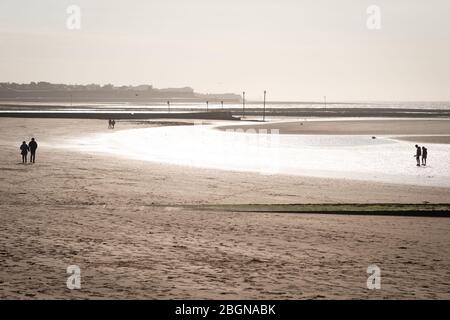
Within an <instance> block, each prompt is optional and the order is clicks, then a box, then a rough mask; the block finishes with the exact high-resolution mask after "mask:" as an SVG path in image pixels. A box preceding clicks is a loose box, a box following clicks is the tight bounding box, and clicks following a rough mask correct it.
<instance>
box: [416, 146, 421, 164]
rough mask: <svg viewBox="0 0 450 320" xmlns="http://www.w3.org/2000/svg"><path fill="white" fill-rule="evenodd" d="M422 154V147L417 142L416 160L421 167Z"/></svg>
mask: <svg viewBox="0 0 450 320" xmlns="http://www.w3.org/2000/svg"><path fill="white" fill-rule="evenodd" d="M421 155H422V149H420V147H419V146H418V145H417V144H416V161H417V166H418V167H420V156H421Z"/></svg>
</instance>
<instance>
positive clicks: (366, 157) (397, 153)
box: [70, 125, 450, 187]
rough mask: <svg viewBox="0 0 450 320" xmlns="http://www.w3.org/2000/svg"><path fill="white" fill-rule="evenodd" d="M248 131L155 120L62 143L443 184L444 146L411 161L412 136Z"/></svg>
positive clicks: (143, 155) (201, 162)
mask: <svg viewBox="0 0 450 320" xmlns="http://www.w3.org/2000/svg"><path fill="white" fill-rule="evenodd" d="M256 133H257V134H249V132H248V131H247V132H236V131H232V132H230V131H219V130H215V129H214V126H211V125H195V126H175V127H158V128H146V129H132V130H123V131H118V132H111V133H105V134H98V135H95V136H89V137H84V138H80V139H76V140H71V141H70V145H71V146H72V147H75V148H77V149H79V150H80V151H88V152H102V153H113V154H116V155H118V156H121V157H126V158H131V159H139V160H147V161H155V162H163V163H170V164H178V165H188V166H195V167H204V168H216V169H223V170H236V171H251V172H259V173H261V174H290V175H303V176H314V177H335V178H347V179H356V180H368V181H380V182H391V183H401V184H414V185H424V186H445V187H450V167H449V165H448V164H449V163H450V145H441V144H428V145H427V147H428V166H427V167H420V168H419V167H416V165H415V164H416V160H415V158H414V154H415V148H414V143H410V142H402V141H396V140H392V139H389V137H379V136H378V137H377V139H372V138H371V136H355V135H352V136H341V135H339V136H337V135H284V134H283V135H279V134H277V133H276V132H270V131H269V132H264V131H260V132H256Z"/></svg>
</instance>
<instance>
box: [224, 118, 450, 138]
mask: <svg viewBox="0 0 450 320" xmlns="http://www.w3.org/2000/svg"><path fill="white" fill-rule="evenodd" d="M218 129H220V130H230V129H231V130H233V129H234V130H236V129H244V130H248V129H254V130H259V129H267V130H274V129H277V130H279V133H280V134H324V135H403V134H405V135H432V134H433V135H450V119H449V120H411V119H408V120H406V119H405V120H342V121H311V120H309V121H308V120H305V121H301V120H299V121H289V122H271V123H264V124H263V123H258V124H246V125H242V124H241V125H229V126H220V127H218Z"/></svg>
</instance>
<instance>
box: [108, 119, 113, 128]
mask: <svg viewBox="0 0 450 320" xmlns="http://www.w3.org/2000/svg"><path fill="white" fill-rule="evenodd" d="M111 127H112V123H111V119H109V120H108V129H111Z"/></svg>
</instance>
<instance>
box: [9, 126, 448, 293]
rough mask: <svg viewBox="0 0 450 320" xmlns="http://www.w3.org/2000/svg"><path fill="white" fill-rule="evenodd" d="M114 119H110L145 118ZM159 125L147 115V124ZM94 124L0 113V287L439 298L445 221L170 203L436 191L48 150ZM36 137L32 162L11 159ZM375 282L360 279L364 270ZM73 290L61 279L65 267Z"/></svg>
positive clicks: (412, 196)
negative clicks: (72, 275) (372, 271)
mask: <svg viewBox="0 0 450 320" xmlns="http://www.w3.org/2000/svg"><path fill="white" fill-rule="evenodd" d="M151 125H152V124H149V123H145V124H135V123H122V122H119V123H118V124H117V129H118V130H121V129H126V128H135V127H143V126H151ZM154 125H160V124H154ZM99 132H109V131H108V129H107V124H106V122H105V121H97V120H64V119H58V120H49V119H8V118H4V119H0V150H1V151H0V163H1V167H0V172H1V175H0V217H1V221H2V223H1V224H0V248H1V249H0V256H1V259H0V270H1V271H0V297H1V298H8V299H11V298H90V299H95V298H176V299H182V298H225V299H238V298H249V299H253V298H255V299H256V298H268V299H269V298H270V299H284V298H286V299H297V298H339V299H341V298H428V299H433V298H447V299H448V298H450V295H449V291H448V287H449V285H450V273H449V272H448V270H449V266H450V261H449V259H450V254H449V248H450V240H449V238H448V233H449V232H450V220H448V219H447V218H427V217H371V216H345V215H310V214H281V213H259V212H253V213H252V212H246V213H242V212H241V213H238V212H217V211H208V210H206V211H204V210H192V209H186V208H181V207H178V206H175V205H180V204H181V205H192V204H198V205H201V204H246V203H247V204H251V203H269V204H271V203H352V202H357V203H423V202H430V203H449V202H450V192H449V190H448V189H447V188H437V187H416V186H406V185H395V184H382V183H370V182H364V181H351V180H339V179H321V178H309V177H299V176H297V177H294V176H281V175H274V176H265V175H259V174H252V173H242V172H226V171H218V170H210V169H198V168H191V167H179V166H173V165H165V164H158V163H151V162H145V161H137V160H127V159H122V158H120V159H119V158H114V157H112V156H105V155H99V154H95V153H78V152H71V151H68V150H63V149H59V148H58V146H60V145H61V144H64V141H65V139H67V138H73V137H76V136H79V135H86V134H95V133H99ZM31 136H35V137H36V138H37V141H38V143H39V144H40V147H39V149H38V154H37V163H36V164H34V165H22V164H20V155H19V151H18V147H19V144H20V142H21V141H22V140H24V139H25V140H27V141H28V139H29V138H30V137H31ZM373 263H375V264H377V265H378V266H379V267H380V268H381V270H382V277H383V278H382V290H379V291H371V290H368V289H367V288H366V280H367V276H368V275H367V274H366V268H367V267H368V265H369V264H373ZM70 264H77V265H79V266H80V267H81V270H82V289H81V290H79V291H76V290H75V291H70V290H68V289H67V288H66V279H67V275H66V268H67V266H68V265H70Z"/></svg>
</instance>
